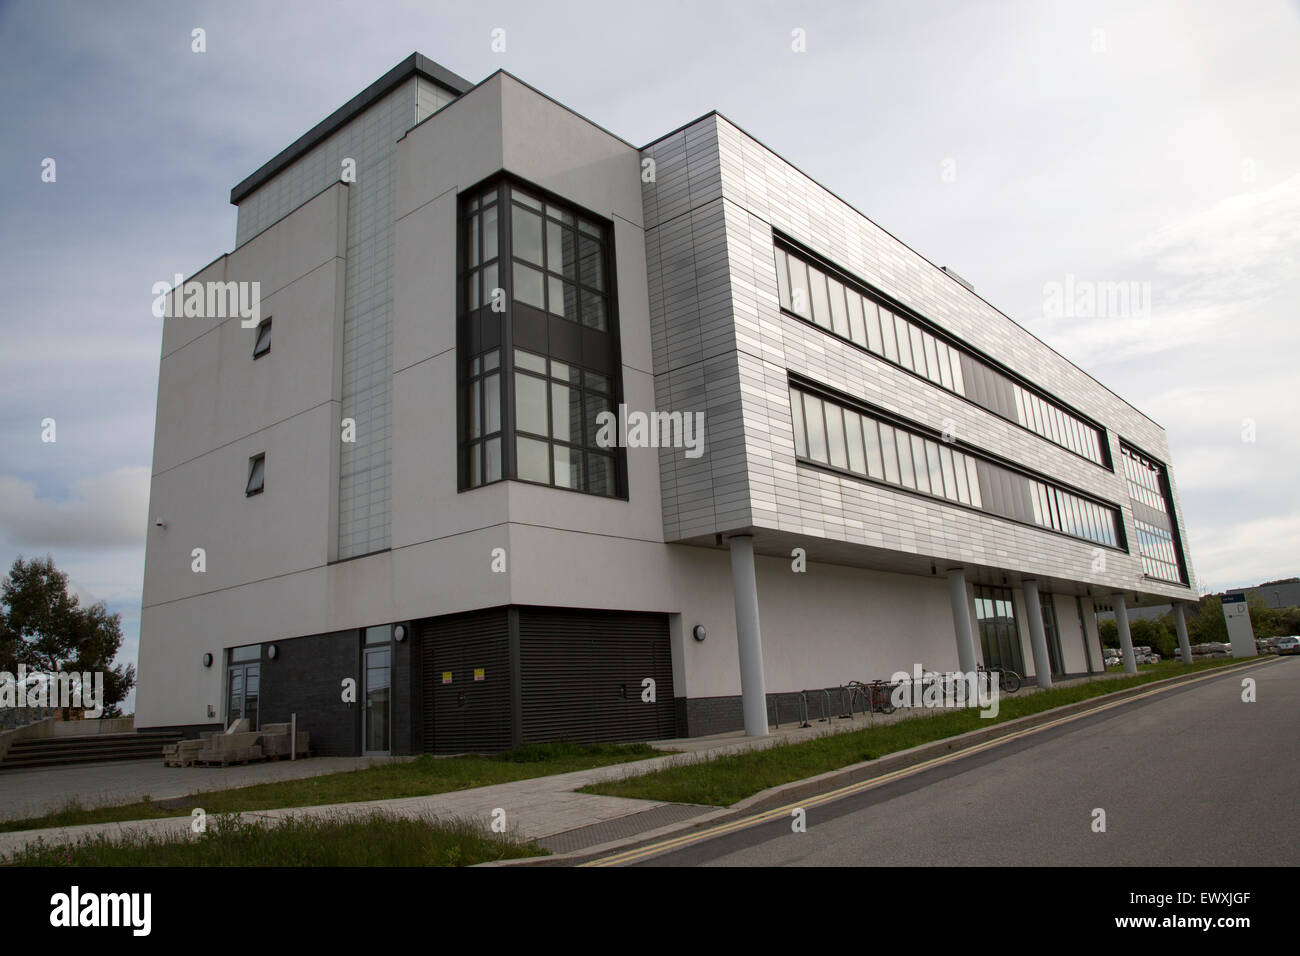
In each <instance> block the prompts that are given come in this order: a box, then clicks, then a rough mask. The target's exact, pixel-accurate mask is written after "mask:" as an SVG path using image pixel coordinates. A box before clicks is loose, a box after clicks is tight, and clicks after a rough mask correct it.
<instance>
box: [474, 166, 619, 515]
mask: <svg viewBox="0 0 1300 956" xmlns="http://www.w3.org/2000/svg"><path fill="white" fill-rule="evenodd" d="M518 194H524V196H525V197H526V199H525V201H523V202H520V201H519V199H518ZM487 197H491V198H487ZM485 199H487V202H486V205H485V204H484V200H485ZM528 199H531V200H535V201H536V202H537V205H536V206H535V207H534V206H533V205H532V204H531V203H530V202H529V201H527V200H528ZM493 206H495V209H496V228H497V233H498V238H497V244H496V259H495V275H496V282H497V285H496V287H497V288H500V289H501V290H502V293H503V298H504V308H503V310H502V311H501V312H494V311H492V309H491V304H490V301H488V300H487V296H486V295H485V294H484V291H485V290H483V289H482V288H481V281H482V280H481V279H480V278H479V277H480V276H481V275H482V274H483V273H484V272H485V271H486V270H490V269H491V268H493V266H492V265H491V263H492V262H493V260H491V259H484V258H483V256H482V253H483V252H485V251H486V250H487V244H488V240H487V238H486V236H485V235H484V233H485V230H484V229H482V228H479V229H477V230H476V231H475V230H474V229H473V228H472V223H474V222H476V221H479V219H480V217H482V214H483V210H485V209H488V208H490V207H493ZM516 206H520V207H522V208H523V209H526V210H527V211H528V212H530V213H532V214H534V215H536V216H537V217H539V218H540V220H541V233H542V248H541V259H542V262H541V264H537V263H534V262H532V261H531V260H528V259H526V258H521V257H519V256H518V255H516V252H515V249H514V237H513V227H514V218H515V212H514V210H515V208H516ZM551 210H554V211H555V213H556V214H555V215H554V216H552V215H550V212H551ZM552 223H554V225H555V226H556V228H558V229H561V230H563V229H568V230H569V231H570V232H572V233H573V236H574V237H575V238H574V242H575V245H574V250H575V258H574V274H573V276H572V277H569V276H565V275H563V263H562V262H561V263H560V264H559V268H560V269H561V272H554V271H552V270H550V269H549V268H548V265H549V261H548V257H549V255H550V251H549V248H548V236H549V235H550V229H549V226H550V225H551V224H552ZM456 229H457V232H456V236H457V269H456V276H457V283H456V329H457V332H456V335H457V338H456V349H457V352H456V366H457V491H458V492H465V491H471V490H474V489H476V488H481V487H486V486H488V485H491V484H496V483H497V482H499V481H519V482H523V483H525V484H534V485H539V486H541V487H548V488H553V489H556V490H558V491H570V492H575V493H578V494H588V495H592V496H594V497H597V498H613V499H620V500H627V498H628V479H627V450H626V448H625V447H623V446H622V445H621V444H620V445H618V446H616V447H613V448H608V449H604V448H598V447H597V446H595V445H592V446H588V445H586V444H585V441H573V440H572V436H571V439H570V440H569V441H564V440H561V439H557V438H555V437H554V435H553V434H548V435H547V436H546V437H544V438H543V437H539V436H536V435H535V434H534V433H533V432H527V433H523V432H520V430H519V428H518V427H517V421H516V418H517V415H516V406H515V403H516V401H517V394H516V384H515V376H516V375H517V374H529V373H528V372H527V370H524V369H520V368H519V367H518V366H517V365H516V362H515V355H516V351H515V350H516V349H521V350H523V351H525V352H529V353H532V354H536V355H540V356H541V357H542V358H543V360H544V361H545V362H546V366H545V367H546V369H547V372H546V373H543V374H542V375H540V376H539V375H536V374H535V373H534V377H538V378H541V379H543V380H544V382H545V398H546V414H547V422H548V433H549V432H551V431H553V429H552V428H551V417H552V411H551V402H552V391H553V389H552V385H553V384H554V383H556V382H559V380H558V379H552V378H551V377H550V375H549V370H550V367H551V366H550V363H551V362H558V363H561V364H564V365H568V366H571V367H573V368H576V369H579V370H580V380H581V382H582V385H578V386H574V385H571V384H568V383H565V384H566V385H568V387H570V388H573V387H577V388H579V391H580V392H581V398H580V401H581V403H582V411H583V416H584V420H583V422H582V425H583V427H584V429H585V425H586V409H587V400H588V396H587V391H588V389H586V388H585V387H583V386H584V385H585V382H586V377H587V376H588V375H596V376H601V377H603V378H604V379H605V380H606V381H607V383H608V389H607V390H606V391H605V392H603V393H601V394H602V395H607V396H608V402H609V409H608V410H609V411H612V412H614V413H615V414H617V410H618V407H619V406H620V405H621V404H623V370H622V347H621V339H620V333H619V311H618V282H617V273H616V266H617V255H616V249H615V243H616V231H615V226H614V223H613V222H612V221H610V220H609V219H606V218H605V217H603V216H600V215H597V214H596V213H593V212H591V211H590V210H588V209H586V208H584V207H582V206H580V205H578V204H576V203H574V202H573V201H571V200H569V199H566V198H564V197H561V196H557V195H555V194H553V193H551V192H550V191H549V190H546V189H543V188H541V187H538V186H536V185H535V184H533V183H530V182H527V181H525V180H523V179H521V178H519V177H517V176H514V175H512V174H509V173H504V172H501V173H496V174H494V175H492V176H489V177H488V178H486V179H484V180H483V181H481V182H479V183H477V184H475V185H474V186H472V187H470V188H468V189H465V190H463V191H462V192H461V193H460V195H459V197H458V202H457V226H456ZM471 234H473V235H475V236H476V241H477V243H478V246H477V248H476V249H475V251H474V255H473V256H471V254H470V250H469V248H468V245H469V242H468V238H469V237H470V235H471ZM560 235H561V241H562V242H563V232H561V233H560ZM593 239H594V240H596V241H597V243H598V245H599V249H598V254H599V257H600V258H599V260H598V261H599V265H598V268H599V270H600V278H601V284H602V285H603V289H598V288H596V287H595V286H593V285H591V284H590V283H589V282H587V281H586V279H584V278H583V275H584V273H583V271H582V266H581V262H582V257H581V255H580V253H579V252H578V250H579V249H580V248H581V246H582V242H583V241H584V240H587V241H590V240H593ZM516 263H518V264H520V265H523V266H527V267H529V268H532V269H536V270H537V271H539V272H540V273H541V275H542V305H541V306H537V305H535V304H532V303H530V302H525V301H522V300H520V301H516V298H515V288H514V268H515V265H516ZM471 279H472V281H473V282H474V283H476V285H477V286H478V287H479V289H480V295H479V296H478V304H477V305H476V306H475V307H474V308H470V304H471V290H470V281H471ZM552 279H555V280H557V281H558V282H559V283H568V284H569V285H571V286H572V287H573V289H574V290H575V293H574V294H575V303H576V306H575V314H574V316H573V317H569V316H567V315H562V314H560V313H556V312H553V311H551V310H550V308H549V296H550V295H551V289H552V282H551V280H552ZM561 288H562V289H563V285H561ZM586 297H591V298H598V299H599V301H600V303H601V307H602V308H603V310H604V328H603V329H601V328H597V327H594V326H593V325H590V324H587V323H585V322H584V314H585V309H584V301H585V298H586ZM521 310H522V311H521ZM493 317H495V318H493ZM553 322H558V323H562V327H563V328H564V329H567V330H568V331H567V332H564V333H563V334H564V335H565V336H567V337H568V340H569V341H570V345H569V346H568V348H570V349H572V347H573V346H572V342H574V341H577V342H579V343H581V344H580V346H579V348H580V349H581V358H579V359H575V358H573V357H572V356H571V355H570V354H557V353H556V352H555V351H554V343H555V339H554V336H553V334H552V331H551V330H553V329H554V326H552V325H551V323H553ZM521 324H522V325H523V326H527V327H529V328H531V329H532V331H530V332H528V333H527V334H526V335H524V336H523V339H522V340H521V338H520V334H519V328H520V327H521ZM538 329H541V330H542V331H541V332H540V333H539V332H538ZM538 334H541V335H542V336H543V339H544V341H545V342H547V343H548V344H547V346H546V347H545V348H539V347H538V345H537V344H536V343H535V342H534V341H532V340H531V339H533V338H536V336H537V335H538ZM489 340H490V343H489ZM476 341H477V343H478V347H477V349H476V348H475V342H476ZM491 343H495V344H491ZM493 348H496V349H499V361H498V365H497V368H496V369H495V370H493V371H494V373H498V374H499V379H498V385H499V387H500V390H501V391H500V410H501V422H500V424H501V429H500V433H499V434H498V433H497V432H492V433H481V434H479V435H477V436H471V435H470V434H469V424H470V419H469V410H468V404H469V397H470V394H471V392H470V386H471V385H472V383H473V381H474V376H473V375H472V374H470V372H469V370H470V367H471V363H472V361H473V359H474V357H475V356H476V355H478V356H481V355H485V354H487V353H488V352H490V351H491V350H492V349H493ZM588 352H592V353H593V355H594V356H597V357H599V359H600V360H599V361H595V360H594V358H593V359H592V360H588ZM591 391H592V392H593V394H595V393H596V390H594V389H593V390H591ZM521 437H522V438H524V439H533V440H537V441H544V442H545V443H546V445H547V474H548V476H549V481H546V482H541V481H538V480H536V479H531V478H521V477H518V476H519V450H518V447H517V443H518V441H519V439H520V438H521ZM580 437H582V438H584V439H585V435H583V436H580ZM496 439H499V441H500V475H499V477H496V478H493V479H491V480H487V478H486V475H487V474H488V472H487V471H486V465H487V457H486V456H487V446H488V444H489V442H491V441H493V440H496ZM561 446H563V447H566V448H569V449H573V448H578V449H580V451H581V452H582V476H581V479H582V480H581V487H569V486H567V485H564V484H557V483H556V482H555V455H556V448H557V447H561ZM571 453H572V452H570V454H571ZM592 455H603V456H604V457H605V458H607V459H609V461H610V465H609V483H610V485H611V486H612V487H611V488H610V490H609V491H607V492H601V491H593V490H591V487H592V477H591V475H592V469H591V468H590V464H591V461H590V459H591V456H592ZM475 456H477V458H478V462H479V467H480V473H479V476H478V477H479V479H480V480H478V481H475V480H474V478H475V475H474V473H473V469H472V464H473V459H474V457H475Z"/></svg>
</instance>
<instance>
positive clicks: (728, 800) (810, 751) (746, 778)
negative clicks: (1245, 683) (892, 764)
mask: <svg viewBox="0 0 1300 956" xmlns="http://www.w3.org/2000/svg"><path fill="white" fill-rule="evenodd" d="M1232 663H1235V661H1233V660H1232V659H1231V658H1226V659H1215V660H1208V661H1198V662H1195V663H1192V664H1182V663H1177V662H1163V661H1162V662H1161V663H1159V664H1155V665H1151V666H1150V667H1149V668H1143V672H1141V673H1138V674H1136V675H1134V676H1132V677H1119V678H1109V679H1106V680H1097V681H1088V682H1086V683H1082V684H1072V685H1070V686H1067V687H1055V688H1052V689H1051V690H1045V691H1038V692H1036V693H1032V694H1026V695H1023V696H1018V697H1015V696H1006V695H1003V696H1002V697H1001V698H1000V700H999V705H1000V706H999V710H998V715H997V716H996V717H989V718H984V717H981V716H980V712H979V711H978V710H977V709H975V708H965V709H963V710H944V711H939V712H938V713H935V712H926V711H922V712H921V713H920V714H919V715H918V716H916V717H909V718H908V719H905V720H902V721H899V722H897V723H892V724H882V725H880V726H877V727H868V728H866V729H864V730H858V731H849V732H846V733H837V734H833V735H829V736H824V737H818V738H816V739H813V740H805V741H799V742H797V743H788V744H778V745H775V746H772V747H768V748H766V749H763V750H752V751H748V752H746V753H741V754H731V755H727V756H721V757H715V758H713V759H710V760H706V761H701V762H697V763H685V762H683V763H680V764H677V765H675V766H671V767H668V768H666V769H663V770H658V771H654V772H651V773H646V774H640V775H636V776H628V777H624V778H623V779H621V780H611V781H607V782H605V783H598V784H592V785H591V786H587V787H583V788H582V789H581V790H580V791H579V792H580V793H595V794H602V795H605V796H610V797H632V798H635V799H640V800H662V801H665V802H668V803H696V804H704V805H708V806H718V807H726V806H730V805H732V804H733V803H736V802H737V801H740V800H743V799H745V798H746V797H751V796H753V795H754V794H756V793H759V792H761V791H763V790H767V789H768V788H770V787H776V786H780V785H781V784H783V783H791V782H792V781H795V780H803V779H805V778H807V777H815V776H817V775H818V774H822V773H827V772H828V771H831V770H839V769H840V768H842V767H848V766H850V765H852V764H856V763H862V762H863V761H867V760H876V759H878V758H880V757H883V756H885V755H886V754H892V753H897V752H899V751H900V750H907V749H909V748H911V747H916V746H919V745H921V744H925V743H930V742H931V741H935V740H942V739H943V738H945V737H954V736H956V735H958V734H964V733H966V732H968V731H972V730H983V729H985V728H987V727H989V726H991V725H993V724H998V723H1003V722H1005V721H1008V720H1015V719H1016V718H1018V717H1027V716H1029V715H1030V714H1037V713H1041V712H1042V711H1045V710H1050V709H1052V708H1053V707H1062V706H1064V705H1066V704H1073V703H1077V702H1078V701H1082V700H1088V699H1089V698H1093V697H1100V696H1102V695H1103V694H1110V693H1114V692H1115V691H1118V690H1123V689H1125V688H1127V687H1136V686H1138V685H1140V684H1147V683H1150V682H1151V681H1155V680H1161V679H1163V678H1166V677H1176V676H1178V675H1180V674H1188V673H1192V672H1195V671H1202V670H1210V669H1213V668H1215V667H1223V666H1225V665H1227V664H1232Z"/></svg>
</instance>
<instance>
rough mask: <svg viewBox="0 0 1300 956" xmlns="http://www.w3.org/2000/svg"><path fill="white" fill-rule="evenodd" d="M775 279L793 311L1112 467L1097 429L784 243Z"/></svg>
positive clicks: (778, 252) (782, 298) (785, 305)
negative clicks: (847, 282)
mask: <svg viewBox="0 0 1300 956" xmlns="http://www.w3.org/2000/svg"><path fill="white" fill-rule="evenodd" d="M776 281H777V295H778V298H779V300H780V303H781V307H782V308H783V309H785V310H786V311H788V312H791V313H792V314H794V315H797V316H799V317H800V318H802V319H805V320H807V321H810V322H812V323H813V324H815V325H818V326H820V327H821V328H823V329H825V330H826V331H828V332H831V333H832V334H834V335H837V336H839V337H840V338H843V339H847V340H848V341H850V342H853V343H855V344H857V345H859V346H861V347H862V348H865V349H867V350H868V351H870V352H872V353H874V354H875V355H878V356H880V357H881V358H883V359H885V360H886V361H887V362H890V363H892V364H894V365H898V366H900V367H902V368H905V369H907V370H908V371H911V372H915V373H916V374H918V375H920V376H922V377H923V378H927V379H929V380H930V381H931V382H932V383H934V384H935V385H938V386H939V387H941V388H944V389H947V390H948V391H950V392H954V393H955V394H957V395H961V396H963V397H965V398H969V399H970V400H971V401H973V402H975V403H976V404H978V405H980V406H981V407H983V408H986V409H988V410H989V411H991V412H993V413H995V414H997V415H1000V416H1002V417H1003V418H1007V419H1009V420H1011V421H1014V422H1017V423H1018V424H1020V425H1021V426H1023V427H1024V428H1027V429H1029V430H1030V431H1033V432H1035V433H1037V434H1038V435H1040V436H1042V437H1043V438H1046V439H1047V440H1048V441H1051V442H1054V443H1055V444H1057V445H1060V446H1061V447H1063V448H1067V449H1069V450H1070V451H1072V452H1074V453H1075V454H1076V455H1080V456H1081V457H1084V458H1087V459H1088V460H1090V461H1093V462H1096V463H1097V464H1100V465H1105V463H1106V456H1105V452H1104V450H1103V440H1102V436H1101V433H1100V432H1099V431H1098V430H1097V429H1096V428H1094V427H1093V426H1091V425H1089V424H1087V423H1086V422H1083V421H1081V420H1080V419H1079V418H1077V417H1075V416H1074V415H1071V414H1070V413H1069V412H1067V411H1065V410H1064V409H1062V408H1060V407H1058V406H1057V405H1055V404H1053V403H1051V402H1048V401H1046V400H1044V399H1043V398H1041V397H1040V396H1039V395H1038V394H1036V393H1035V392H1033V391H1030V390H1029V389H1027V388H1024V387H1023V386H1021V385H1020V384H1019V383H1017V382H1014V381H1012V380H1011V379H1010V378H1008V377H1007V376H1006V375H1004V374H1003V373H1001V372H1000V371H998V370H997V369H995V368H993V367H992V366H991V365H989V364H988V363H987V362H984V361H983V360H981V359H979V358H978V357H976V356H975V355H973V354H971V353H970V352H968V351H966V350H964V349H961V348H959V347H957V346H956V345H953V344H951V343H949V342H946V341H944V340H943V339H941V338H939V337H937V336H936V335H934V334H933V333H932V332H930V331H929V330H928V329H925V328H923V327H922V326H920V325H918V324H917V323H915V322H912V321H910V320H909V319H906V318H904V317H903V316H901V315H898V314H896V313H894V312H892V311H891V310H890V309H888V308H887V307H886V306H885V305H884V304H883V303H880V302H877V301H876V300H875V299H873V298H871V297H870V296H868V295H865V294H863V293H862V292H860V291H858V290H857V289H855V288H853V287H852V286H849V285H847V284H845V283H843V282H841V281H839V280H838V279H836V278H835V277H834V276H833V275H830V274H829V273H827V272H826V271H825V270H824V269H822V268H820V267H819V266H817V265H815V264H813V263H811V262H808V261H806V260H804V259H802V258H800V257H799V256H796V255H794V254H793V253H791V252H788V251H787V250H785V249H783V248H781V247H780V246H778V247H777V248H776Z"/></svg>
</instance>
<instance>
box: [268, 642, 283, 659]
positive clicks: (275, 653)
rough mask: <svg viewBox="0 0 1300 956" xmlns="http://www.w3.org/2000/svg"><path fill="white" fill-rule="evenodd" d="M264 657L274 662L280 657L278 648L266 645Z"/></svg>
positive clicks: (273, 645)
mask: <svg viewBox="0 0 1300 956" xmlns="http://www.w3.org/2000/svg"><path fill="white" fill-rule="evenodd" d="M266 656H267V657H269V658H270V659H271V660H275V659H276V658H277V657H279V656H280V648H279V647H278V646H277V645H275V644H267V645H266Z"/></svg>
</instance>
